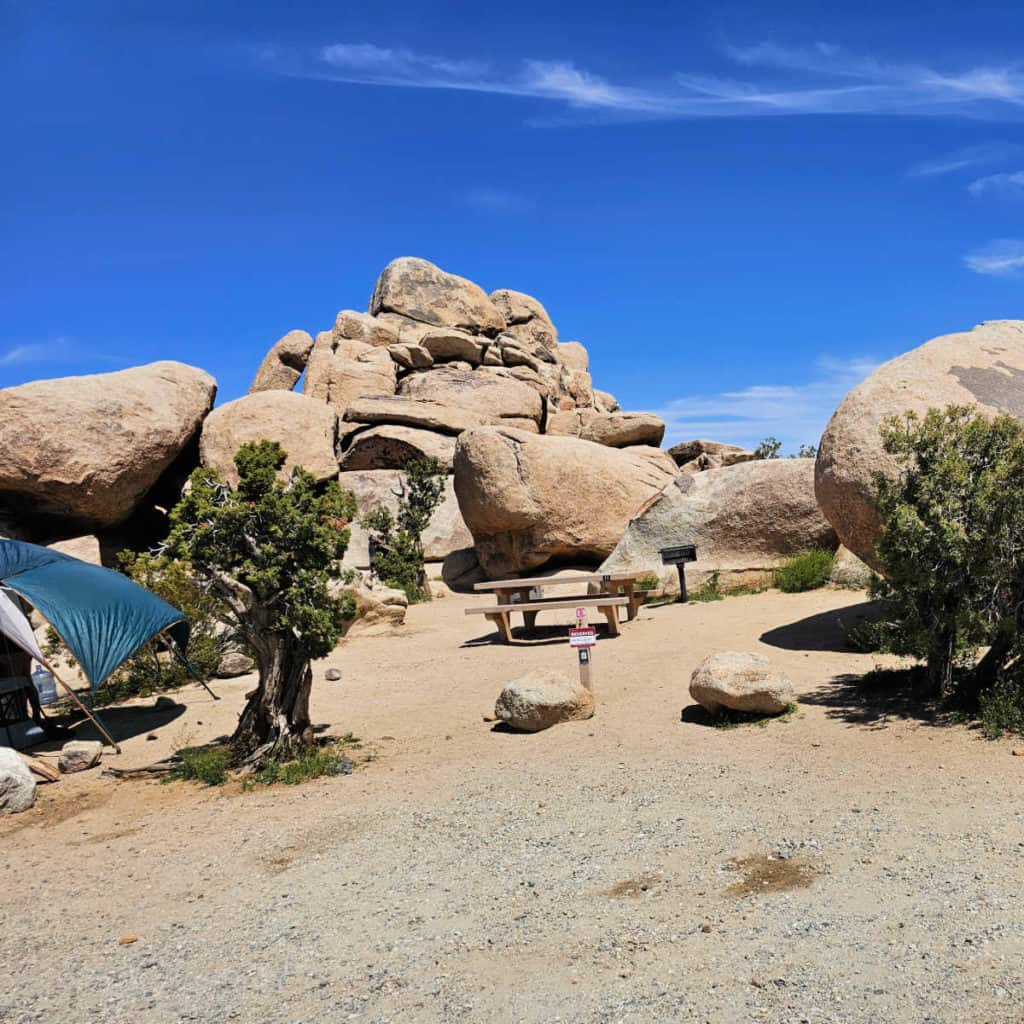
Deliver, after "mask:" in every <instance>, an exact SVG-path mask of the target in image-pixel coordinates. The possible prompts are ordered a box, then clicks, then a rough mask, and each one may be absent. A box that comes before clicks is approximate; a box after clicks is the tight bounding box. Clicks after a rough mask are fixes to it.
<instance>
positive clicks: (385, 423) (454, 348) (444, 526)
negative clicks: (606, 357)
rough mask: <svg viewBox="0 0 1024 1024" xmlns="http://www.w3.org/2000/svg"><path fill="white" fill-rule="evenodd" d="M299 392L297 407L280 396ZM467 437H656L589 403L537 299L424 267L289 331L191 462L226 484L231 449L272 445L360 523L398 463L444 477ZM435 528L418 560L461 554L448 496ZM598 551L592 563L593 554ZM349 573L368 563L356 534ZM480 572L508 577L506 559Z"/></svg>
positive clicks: (643, 421)
mask: <svg viewBox="0 0 1024 1024" xmlns="http://www.w3.org/2000/svg"><path fill="white" fill-rule="evenodd" d="M300 378H302V392H301V394H299V393H297V392H295V391H294V388H295V387H296V385H297V384H298V382H299V379H300ZM282 392H291V394H290V395H289V396H288V398H284V397H283V395H282V394H281V393H282ZM275 393H276V394H275ZM325 405H326V406H327V408H328V409H329V410H330V412H329V413H328V412H327V410H325V408H324V407H325ZM332 417H333V419H334V422H333V424H332V423H330V422H328V420H329V419H331V418H332ZM481 428H502V429H506V428H507V429H511V430H514V431H516V432H522V433H524V434H528V435H541V434H551V435H558V436H559V437H562V438H565V439H570V438H576V439H580V440H583V441H588V442H593V443H595V444H596V445H600V446H604V447H607V448H629V447H634V446H641V447H650V446H654V447H657V446H658V445H660V444H661V439H662V436H663V435H664V432H665V425H664V423H663V422H662V421H661V420H660V419H658V417H656V416H653V415H651V414H649V413H624V412H622V411H621V410H620V409H619V405H618V403H617V402H616V401H615V399H614V398H613V397H612V396H611V395H610V394H608V393H607V392H603V391H597V390H595V389H594V386H593V381H592V380H591V376H590V371H589V358H588V355H587V350H586V349H585V348H584V347H583V345H581V344H580V343H579V342H577V341H569V342H560V341H559V338H558V331H557V329H556V328H555V325H554V324H553V323H552V321H551V318H550V316H548V313H547V311H546V310H545V308H544V307H543V305H541V303H540V302H538V301H537V299H535V298H533V297H532V296H529V295H524V294H523V293H522V292H516V291H510V290H508V289H501V290H499V291H495V292H492V293H491V294H490V295H488V294H487V293H486V292H484V290H483V289H482V288H480V287H479V285H477V284H474V283H473V282H472V281H469V280H467V279H466V278H463V277H458V276H456V275H455V274H449V273H447V272H445V271H443V270H441V269H440V268H439V267H436V266H434V264H432V263H429V262H428V261H426V260H422V259H415V258H412V257H403V258H401V259H397V260H394V261H392V262H391V263H389V264H388V266H387V267H386V268H385V269H384V272H383V273H382V274H381V275H380V277H379V278H378V280H377V283H376V286H375V287H374V289H373V295H372V297H371V299H370V305H369V309H368V311H367V312H365V313H364V312H358V311H356V310H348V309H346V310H342V311H341V312H340V313H339V314H338V315H337V318H336V319H335V322H334V326H333V327H332V328H331V329H330V330H326V331H322V332H320V333H319V334H317V335H316V338H315V339H314V338H311V337H310V335H308V334H306V333H305V332H303V331H290V332H289V333H288V334H286V335H285V336H284V337H283V338H281V340H280V341H278V342H277V344H275V345H274V346H273V348H271V350H270V351H269V352H268V353H267V356H266V358H265V359H264V360H263V363H262V364H261V365H260V367H259V370H258V371H257V374H256V378H255V380H254V381H253V385H252V388H251V389H250V393H249V395H247V396H246V397H245V398H241V399H238V400H237V401H235V402H230V403H228V404H227V405H224V406H222V407H220V408H219V409H217V410H216V412H214V414H213V415H212V416H211V417H210V418H209V421H208V423H207V427H206V429H205V430H204V432H203V438H202V453H203V460H204V462H206V463H207V464H209V465H211V466H215V467H216V468H217V469H219V470H220V471H221V472H225V473H227V474H228V476H230V475H231V468H230V458H231V454H232V453H233V451H234V450H235V449H237V446H238V444H239V443H241V442H242V441H244V440H250V439H252V440H255V439H256V436H257V435H259V436H261V437H268V436H269V437H272V438H277V439H279V440H280V441H281V443H282V444H283V445H284V447H285V448H286V449H287V450H288V452H289V454H290V456H291V461H293V462H297V463H301V464H303V465H305V466H307V468H314V467H315V468H314V471H315V472H316V473H317V475H320V476H325V477H326V476H327V475H333V472H338V473H339V474H340V475H339V480H340V482H341V484H342V486H343V487H345V488H346V489H348V490H351V491H352V492H353V493H354V494H355V496H356V501H357V504H358V506H359V508H360V512H361V513H362V512H365V511H368V509H369V508H370V507H371V506H372V505H373V504H377V503H379V502H381V501H383V502H384V503H385V504H394V503H395V502H397V500H398V495H399V494H400V493H401V487H402V473H401V470H402V469H403V468H404V467H405V466H406V464H407V463H408V462H409V461H410V460H412V459H416V458H421V457H425V456H429V457H431V458H434V459H437V461H438V462H440V463H441V465H442V466H443V467H444V468H445V469H446V470H447V471H448V472H449V473H451V472H453V470H454V463H455V453H456V445H457V442H458V440H459V438H460V436H461V435H462V434H463V433H465V432H466V431H477V430H479V429H481ZM665 461H666V462H670V460H667V459H666V460H665ZM666 479H667V478H666ZM663 482H664V481H663ZM648 496H649V494H648V493H647V492H646V491H645V492H644V495H643V500H646V498H647V497H648ZM641 503H642V501H641ZM634 511H636V509H635V508H630V509H629V510H628V512H627V513H626V519H628V516H629V515H630V514H632V512H634ZM435 520H437V522H439V523H440V524H441V526H440V527H439V528H438V529H436V530H434V531H433V534H432V535H431V536H430V537H429V538H428V548H429V551H428V554H429V555H430V556H431V557H433V558H436V559H443V558H444V557H446V556H447V555H449V554H451V553H452V552H453V551H455V550H458V549H464V548H467V547H469V546H471V545H472V543H473V537H472V536H471V535H470V532H469V530H467V528H466V525H465V523H464V521H463V517H462V514H461V513H460V510H459V506H458V503H457V502H456V498H455V489H454V488H453V487H451V486H449V487H448V488H446V492H445V499H444V504H443V506H442V508H441V509H440V510H439V512H438V513H437V515H436V516H435ZM624 523H625V519H623V525H624ZM613 543H614V542H613ZM606 546H607V541H606V540H605V541H603V542H602V543H601V545H599V549H600V550H601V551H602V552H603V553H607V552H606V551H604V548H605V547H606ZM609 550H610V549H609ZM534 558H536V556H534ZM350 560H351V561H352V562H353V564H356V565H365V564H366V562H367V560H368V552H367V548H366V540H365V537H364V536H363V535H362V534H360V533H359V531H357V535H356V536H355V537H354V538H353V545H352V547H351V558H350ZM513 562H514V560H513ZM491 565H492V568H495V569H496V568H497V567H498V565H504V566H507V567H508V568H509V569H512V568H515V566H514V564H513V563H512V562H510V561H509V560H508V559H505V560H504V561H503V560H501V559H497V558H496V559H493V560H492V562H491Z"/></svg>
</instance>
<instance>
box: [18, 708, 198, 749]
mask: <svg viewBox="0 0 1024 1024" xmlns="http://www.w3.org/2000/svg"><path fill="white" fill-rule="evenodd" d="M158 704H159V706H157V705H158ZM185 711H186V707H185V705H184V704H179V703H178V702H177V701H175V700H174V699H173V698H168V697H161V698H157V700H156V701H154V702H153V703H152V704H136V705H131V706H121V707H109V708H97V709H96V714H97V715H98V716H99V719H100V721H101V722H102V723H103V724H104V725H105V726H106V728H107V730H108V731H109V733H110V735H111V736H112V737H113V738H114V739H115V740H116V741H117V742H118V743H122V742H124V741H125V740H130V739H131V738H132V737H133V736H140V735H142V734H143V733H150V732H154V731H155V730H157V729H163V728H165V727H166V726H168V725H170V724H171V722H173V721H174V720H175V719H177V718H180V717H181V716H182V715H183V714H184V713H185ZM55 720H56V721H57V722H58V723H59V724H60V725H67V726H71V727H72V734H71V736H70V737H69V738H70V739H76V740H102V739H103V737H102V736H101V735H100V733H99V732H98V731H97V729H96V726H95V725H93V724H92V722H90V721H89V719H88V718H86V717H85V716H84V715H83V714H82V713H81V712H80V711H76V712H74V713H73V714H68V715H62V716H60V717H58V718H56V719H55ZM65 742H67V740H66V739H63V740H51V741H49V742H47V743H40V744H38V745H36V746H35V747H33V748H32V749H33V750H38V751H48V750H60V748H61V746H62V745H63V744H64V743H65Z"/></svg>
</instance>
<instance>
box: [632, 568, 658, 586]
mask: <svg viewBox="0 0 1024 1024" xmlns="http://www.w3.org/2000/svg"><path fill="white" fill-rule="evenodd" d="M634 587H635V588H636V589H637V590H643V591H647V590H659V589H660V588H661V580H660V579H659V578H658V576H657V574H656V573H653V572H645V573H644V574H643V575H642V576H637V578H636V582H635V583H634Z"/></svg>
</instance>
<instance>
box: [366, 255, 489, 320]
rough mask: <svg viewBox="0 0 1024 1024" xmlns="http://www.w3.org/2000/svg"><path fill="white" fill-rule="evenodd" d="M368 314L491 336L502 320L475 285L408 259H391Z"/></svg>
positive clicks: (378, 281) (379, 282)
mask: <svg viewBox="0 0 1024 1024" xmlns="http://www.w3.org/2000/svg"><path fill="white" fill-rule="evenodd" d="M370 313H397V314H398V315H399V316H404V317H408V318H409V319H410V320H416V321H419V322H420V323H424V324H433V325H434V326H436V327H456V328H459V329H461V330H466V331H470V332H472V333H474V334H484V335H489V336H491V337H493V336H495V335H497V334H498V332H499V331H501V330H503V329H504V327H505V318H504V317H503V316H502V315H501V313H499V312H498V310H497V308H496V307H495V305H494V303H493V302H491V300H490V299H489V298H488V297H487V295H486V294H485V292H484V290H483V289H482V288H481V287H480V286H479V285H476V284H474V283H473V282H472V281H468V280H467V279H466V278H464V277H457V276H456V275H455V274H448V273H445V271H443V270H441V269H440V267H435V266H434V264H433V263H429V262H428V261H427V260H421V259H416V258H415V257H412V256H403V257H402V258H400V259H397V260H392V261H391V262H390V263H389V264H388V265H387V266H386V267H385V268H384V272H383V273H382V274H381V275H380V277H379V278H378V279H377V285H376V287H375V288H374V289H373V296H372V298H371V299H370Z"/></svg>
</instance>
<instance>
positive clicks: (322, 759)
mask: <svg viewBox="0 0 1024 1024" xmlns="http://www.w3.org/2000/svg"><path fill="white" fill-rule="evenodd" d="M361 746H362V744H361V743H360V741H359V740H358V739H357V738H356V737H355V736H353V735H352V734H351V733H348V734H347V735H345V736H343V737H342V738H341V739H340V740H326V741H324V742H323V743H321V744H320V745H318V746H314V747H307V748H306V749H305V750H303V751H300V753H299V754H298V756H297V757H294V758H289V759H288V760H284V761H282V760H277V759H272V760H270V761H269V762H268V763H267V764H266V766H265V767H263V768H262V769H261V770H260V771H258V772H256V773H255V774H254V775H253V777H252V779H251V780H247V788H251V787H252V786H253V785H257V784H258V785H261V786H272V785H274V784H275V783H278V782H280V783H283V784H284V785H286V786H296V785H298V784H299V783H300V782H308V781H309V780H310V779H319V778H323V777H324V776H325V775H338V774H340V773H339V768H342V767H345V765H343V761H345V760H346V759H347V754H346V751H347V750H358V749H359V748H360V747H361ZM347 767H348V769H349V771H351V767H352V766H351V764H349V765H348V766H347Z"/></svg>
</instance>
